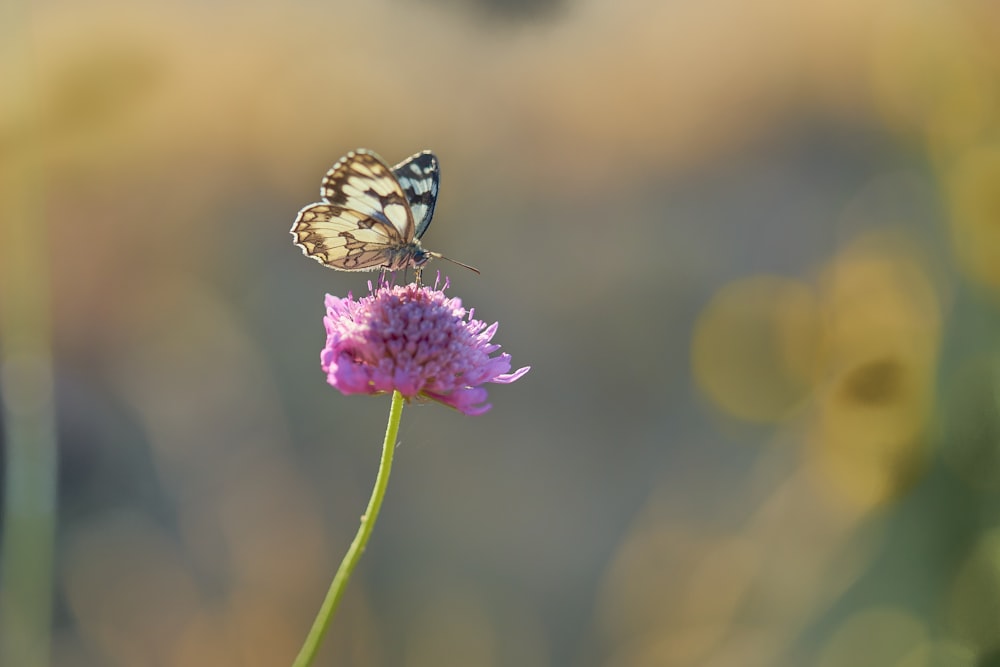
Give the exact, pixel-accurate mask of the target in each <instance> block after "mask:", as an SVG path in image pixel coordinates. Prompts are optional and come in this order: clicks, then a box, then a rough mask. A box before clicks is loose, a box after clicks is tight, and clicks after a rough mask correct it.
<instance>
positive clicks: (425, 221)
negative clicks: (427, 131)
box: [392, 151, 441, 239]
mask: <svg viewBox="0 0 1000 667" xmlns="http://www.w3.org/2000/svg"><path fill="white" fill-rule="evenodd" d="M392 173H393V175H394V176H395V177H396V181H397V182H398V183H399V185H400V186H401V187H402V188H403V193H404V194H405V196H406V201H407V202H408V203H409V205H410V210H411V211H412V212H413V221H414V225H415V227H414V234H413V235H414V238H418V239H419V238H420V237H422V236H423V235H424V232H426V231H427V227H428V226H429V225H430V224H431V218H432V217H433V216H434V206H435V204H436V203H437V196H438V187H439V185H440V182H441V170H440V167H439V166H438V160H437V157H435V155H434V154H433V153H431V152H430V151H423V152H422V153H417V154H416V155H412V156H410V157H408V158H406V159H405V160H403V161H402V162H400V163H399V164H397V165H396V166H395V167H393V168H392Z"/></svg>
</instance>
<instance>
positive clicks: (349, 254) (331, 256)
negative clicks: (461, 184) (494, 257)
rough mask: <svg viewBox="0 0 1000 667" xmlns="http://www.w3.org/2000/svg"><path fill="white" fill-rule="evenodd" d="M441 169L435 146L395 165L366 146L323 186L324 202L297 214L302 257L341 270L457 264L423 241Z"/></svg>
mask: <svg viewBox="0 0 1000 667" xmlns="http://www.w3.org/2000/svg"><path fill="white" fill-rule="evenodd" d="M440 180H441V171H440V168H439V167H438V160H437V157H436V156H435V155H434V154H433V153H431V152H430V151H423V152H421V153H417V154H416V155H412V156H410V157H408V158H406V159H405V160H403V161H402V162H400V163H399V164H397V165H396V166H394V167H389V166H388V165H387V164H386V163H385V161H384V160H383V159H382V158H380V157H379V156H378V155H376V154H375V153H374V152H372V151H369V150H366V149H364V148H359V149H358V150H356V151H351V152H350V153H348V154H347V155H345V156H344V157H342V158H340V159H339V160H337V163H336V164H334V165H333V167H331V168H330V171H328V172H326V176H324V177H323V182H322V184H321V186H320V195H321V196H322V198H323V201H321V202H319V203H316V204H309V205H308V206H306V207H305V208H303V209H302V210H301V211H299V214H298V216H296V218H295V223H294V224H292V228H291V230H290V231H291V234H292V236H293V237H294V243H295V245H297V246H298V247H300V248H301V249H302V252H303V254H305V255H306V256H307V257H312V258H313V259H315V260H316V261H317V262H319V263H320V264H322V265H323V266H328V267H330V268H331V269H339V270H341V271H370V270H374V269H382V270H383V271H395V270H397V269H406V268H409V267H411V266H412V267H414V268H416V270H417V276H418V281H419V275H420V274H419V271H420V267H421V266H423V265H424V264H426V263H427V262H428V261H430V260H431V259H446V260H448V261H450V262H454V263H455V264H458V265H460V266H464V267H465V268H467V269H472V270H473V271H475V272H476V273H479V271H478V270H476V269H475V268H473V267H471V266H469V265H467V264H462V263H461V262H456V261H455V260H453V259H449V258H448V257H445V256H444V255H441V254H440V253H436V252H430V251H428V250H424V248H423V247H421V245H420V239H421V237H423V235H424V232H426V231H427V227H428V226H429V225H430V224H431V218H432V217H433V216H434V206H435V204H437V195H438V186H439V184H440Z"/></svg>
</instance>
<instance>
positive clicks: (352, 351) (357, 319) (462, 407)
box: [320, 281, 530, 415]
mask: <svg viewBox="0 0 1000 667" xmlns="http://www.w3.org/2000/svg"><path fill="white" fill-rule="evenodd" d="M447 287H448V283H447V281H445V284H444V288H443V289H440V290H439V289H437V283H435V285H434V287H433V288H432V287H430V286H422V287H421V286H418V285H416V284H412V283H411V284H408V285H402V286H388V285H382V286H380V287H378V288H377V289H375V290H372V291H371V293H370V294H369V295H368V296H366V297H363V298H361V299H358V300H355V299H354V297H353V296H352V295H351V294H348V296H347V298H344V299H341V298H338V297H335V296H331V295H329V294H328V295H327V296H326V317H325V318H324V319H323V323H324V324H325V325H326V347H324V348H323V352H322V354H321V355H320V360H321V363H322V366H323V372H325V373H326V378H327V382H329V383H330V384H331V385H332V386H334V387H336V388H337V389H339V390H340V391H341V392H342V393H344V394H380V393H383V392H390V391H393V390H394V389H395V390H399V392H400V393H401V394H402V395H403V396H405V397H406V398H416V397H425V398H429V399H432V400H435V401H438V402H440V403H444V404H445V405H450V406H451V407H453V408H455V409H456V410H459V411H461V412H463V413H465V414H467V415H479V414H482V413H484V412H486V411H487V410H489V409H490V404H489V403H486V402H485V401H486V398H487V394H486V389H484V388H483V387H482V386H481V385H483V384H485V383H487V382H494V383H499V384H508V383H511V382H513V381H515V380H517V379H518V378H520V377H521V376H523V375H524V374H525V373H527V372H528V370H529V369H530V367H529V366H525V367H524V368H521V369H518V370H517V371H514V372H513V373H511V372H510V355H509V354H500V355H498V356H490V355H492V354H493V353H494V352H496V351H497V350H498V349H500V346H499V345H495V344H493V343H491V342H490V341H491V340H492V339H493V335H494V334H495V333H496V331H497V324H496V323H494V324H492V325H490V326H487V325H486V324H485V323H484V322H481V321H479V320H476V319H473V315H474V312H473V311H466V309H465V308H464V307H463V306H462V301H461V299H458V298H449V297H447V296H446V295H445V293H444V289H447ZM370 288H371V286H370V285H369V289H370Z"/></svg>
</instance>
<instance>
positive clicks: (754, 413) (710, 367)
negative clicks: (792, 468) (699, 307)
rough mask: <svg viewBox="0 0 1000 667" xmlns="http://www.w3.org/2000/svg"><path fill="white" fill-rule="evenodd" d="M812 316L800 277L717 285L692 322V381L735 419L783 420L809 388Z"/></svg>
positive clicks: (811, 304) (813, 345)
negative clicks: (716, 290) (693, 379)
mask: <svg viewBox="0 0 1000 667" xmlns="http://www.w3.org/2000/svg"><path fill="white" fill-rule="evenodd" d="M817 316H818V311H817V306H816V299H815V297H814V296H813V293H812V291H811V290H810V288H809V286H808V285H806V284H804V283H802V282H799V281H795V280H789V279H785V278H779V277H776V276H758V277H753V278H748V279H746V280H741V281H739V282H736V283H733V284H731V285H729V286H727V287H725V288H723V289H722V290H721V291H720V292H719V293H718V294H717V295H716V296H715V297H714V298H713V299H712V301H711V302H710V303H709V304H708V306H707V307H706V308H705V310H704V312H703V313H702V314H701V317H700V318H699V319H698V323H697V325H696V327H695V332H694V341H693V347H692V362H693V365H694V376H695V379H696V381H697V382H698V384H699V386H700V387H701V389H702V390H703V391H704V392H705V394H706V395H707V396H708V397H709V398H710V399H711V400H712V401H713V403H714V404H715V405H716V406H717V407H719V408H721V409H722V410H724V411H726V412H728V413H729V414H731V415H733V416H735V417H739V418H741V419H746V420H751V421H761V422H769V421H776V420H780V419H782V418H783V417H785V416H787V415H788V414H789V412H790V411H791V410H792V409H793V408H794V407H795V406H796V405H797V404H799V403H800V402H801V401H802V400H803V399H804V398H805V397H806V396H808V394H809V391H810V389H811V386H812V380H813V377H814V375H815V372H816V351H817V350H816V344H817V341H818V337H817V334H818V319H817Z"/></svg>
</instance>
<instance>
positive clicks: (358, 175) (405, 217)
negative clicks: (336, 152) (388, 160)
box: [320, 149, 414, 240]
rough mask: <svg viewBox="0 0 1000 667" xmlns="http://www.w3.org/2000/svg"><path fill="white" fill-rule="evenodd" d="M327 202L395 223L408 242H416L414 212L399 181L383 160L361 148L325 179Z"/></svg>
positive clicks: (324, 193) (340, 161) (338, 165)
mask: <svg viewBox="0 0 1000 667" xmlns="http://www.w3.org/2000/svg"><path fill="white" fill-rule="evenodd" d="M320 194H322V196H323V199H324V201H327V202H329V203H331V204H336V205H337V206H340V207H342V208H345V209H347V210H351V211H357V212H358V213H362V214H364V215H366V216H369V217H372V218H376V219H381V220H382V221H385V222H389V223H391V224H392V225H393V226H394V227H395V228H396V230H397V231H398V232H399V235H400V236H401V237H403V239H405V240H411V239H413V230H414V226H413V213H412V212H411V211H410V206H409V203H408V202H407V200H406V194H405V193H404V192H403V188H402V186H401V185H400V183H399V181H397V180H396V177H395V175H394V174H393V173H392V171H391V170H390V169H389V167H388V166H387V165H386V164H385V162H383V161H382V158H380V157H379V156H377V155H375V154H374V153H372V152H370V151H366V150H364V149H359V150H357V151H353V152H351V153H348V154H347V155H346V156H344V157H343V158H341V159H340V160H338V161H337V164H335V165H333V167H332V168H331V169H330V171H328V172H327V173H326V176H324V177H323V184H322V185H321V186H320Z"/></svg>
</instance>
